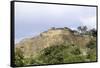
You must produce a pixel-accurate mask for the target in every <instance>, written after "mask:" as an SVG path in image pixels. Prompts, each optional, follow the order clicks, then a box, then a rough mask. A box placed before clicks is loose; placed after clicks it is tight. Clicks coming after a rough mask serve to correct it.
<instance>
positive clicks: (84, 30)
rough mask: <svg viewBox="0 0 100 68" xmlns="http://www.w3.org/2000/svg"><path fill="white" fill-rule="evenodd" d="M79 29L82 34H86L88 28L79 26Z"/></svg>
mask: <svg viewBox="0 0 100 68" xmlns="http://www.w3.org/2000/svg"><path fill="white" fill-rule="evenodd" d="M77 29H78V30H79V31H80V33H82V34H85V33H86V31H87V26H79V27H77Z"/></svg>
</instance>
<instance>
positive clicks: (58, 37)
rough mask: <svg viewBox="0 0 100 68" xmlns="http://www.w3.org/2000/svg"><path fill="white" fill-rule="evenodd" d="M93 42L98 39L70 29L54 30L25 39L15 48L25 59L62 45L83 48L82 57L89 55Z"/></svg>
mask: <svg viewBox="0 0 100 68" xmlns="http://www.w3.org/2000/svg"><path fill="white" fill-rule="evenodd" d="M92 40H96V39H95V38H94V37H92V36H90V35H80V34H79V33H78V32H75V31H73V30H71V29H69V28H52V29H49V30H47V31H45V32H42V33H40V35H38V36H35V37H32V38H26V39H23V40H22V41H20V42H19V43H17V44H16V45H15V48H16V49H19V50H21V51H22V52H23V56H24V58H29V57H30V56H34V57H35V56H36V55H38V53H40V52H41V51H43V50H45V49H46V48H49V47H56V46H62V44H64V45H65V46H70V47H71V46H72V45H73V46H76V47H78V48H81V52H82V53H81V55H87V51H88V50H87V45H88V44H89V43H90V42H91V41H92ZM16 49H15V50H16ZM67 50H68V49H67ZM15 52H16V51H15Z"/></svg>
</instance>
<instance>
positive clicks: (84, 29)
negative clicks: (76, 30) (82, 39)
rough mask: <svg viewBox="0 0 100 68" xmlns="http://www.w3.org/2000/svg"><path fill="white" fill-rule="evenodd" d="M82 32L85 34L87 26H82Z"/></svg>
mask: <svg viewBox="0 0 100 68" xmlns="http://www.w3.org/2000/svg"><path fill="white" fill-rule="evenodd" d="M82 30H83V33H84V34H85V33H86V31H87V26H83V29H82Z"/></svg>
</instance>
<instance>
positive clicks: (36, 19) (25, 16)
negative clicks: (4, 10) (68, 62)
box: [15, 2, 96, 42]
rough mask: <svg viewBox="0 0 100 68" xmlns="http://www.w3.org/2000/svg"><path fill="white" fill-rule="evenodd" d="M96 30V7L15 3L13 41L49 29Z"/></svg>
mask: <svg viewBox="0 0 100 68" xmlns="http://www.w3.org/2000/svg"><path fill="white" fill-rule="evenodd" d="M82 25H86V26H87V27H88V28H89V29H92V28H96V7H86V6H71V5H54V4H53V5H51V4H38V3H22V2H16V3H15V41H16V42H18V41H19V40H21V39H23V38H25V37H26V38H27V37H32V36H35V35H38V34H39V33H41V32H43V31H46V30H47V29H49V28H50V27H56V28H57V27H69V28H72V29H76V28H77V27H78V26H82Z"/></svg>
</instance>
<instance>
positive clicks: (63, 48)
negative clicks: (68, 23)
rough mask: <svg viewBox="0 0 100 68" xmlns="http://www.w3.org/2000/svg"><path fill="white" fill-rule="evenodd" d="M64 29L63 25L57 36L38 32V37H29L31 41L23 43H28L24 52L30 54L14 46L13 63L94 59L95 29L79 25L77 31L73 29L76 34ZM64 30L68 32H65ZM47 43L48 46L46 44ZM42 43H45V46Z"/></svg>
mask: <svg viewBox="0 0 100 68" xmlns="http://www.w3.org/2000/svg"><path fill="white" fill-rule="evenodd" d="M52 29H53V30H56V28H54V27H52ZM66 29H68V28H67V27H65V28H64V30H65V32H64V31H63V32H64V33H63V32H61V34H58V35H57V37H56V36H55V35H54V36H53V35H52V36H50V37H49V36H46V37H45V36H44V37H42V34H40V36H41V37H40V38H39V37H38V38H36V39H33V40H32V39H31V43H30V40H29V41H28V42H27V44H25V43H24V44H25V45H30V47H29V48H28V47H24V48H26V50H27V51H26V52H28V53H30V52H31V53H30V56H29V55H28V56H26V55H27V54H25V53H26V52H24V50H25V49H24V48H23V49H21V47H19V48H16V49H15V65H16V66H26V65H40V64H61V63H73V62H90V61H91V62H92V61H96V36H97V32H96V30H95V29H91V30H87V27H86V26H79V27H78V30H79V31H75V32H76V33H78V34H77V35H74V34H72V33H70V32H72V31H70V30H69V31H68V30H66ZM62 30H63V29H62ZM66 32H69V33H68V34H67V33H66ZM51 33H52V32H51ZM66 34H67V35H66ZM48 37H49V38H48ZM34 40H35V41H34ZM53 40H54V41H53ZM58 40H59V41H58ZM38 41H39V42H38ZM50 41H51V42H50ZM60 41H61V43H60ZM58 42H59V43H58ZM33 43H34V44H33ZM45 43H46V44H45ZM49 43H50V44H49ZM53 43H55V44H53ZM24 44H23V45H24ZM47 44H48V45H50V46H46V45H47ZM42 45H43V46H44V45H45V48H44V47H43V46H42ZM28 49H29V50H28ZM41 49H42V50H41ZM38 50H39V51H38ZM33 51H36V52H33ZM33 53H35V54H33Z"/></svg>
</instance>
